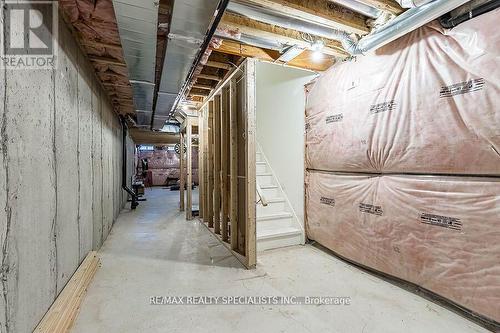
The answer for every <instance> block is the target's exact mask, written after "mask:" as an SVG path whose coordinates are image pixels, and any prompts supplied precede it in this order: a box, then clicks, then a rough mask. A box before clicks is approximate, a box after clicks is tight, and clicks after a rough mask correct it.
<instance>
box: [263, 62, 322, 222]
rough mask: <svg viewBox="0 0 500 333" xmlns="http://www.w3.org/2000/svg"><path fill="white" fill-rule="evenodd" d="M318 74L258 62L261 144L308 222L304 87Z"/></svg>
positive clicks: (288, 195)
mask: <svg viewBox="0 0 500 333" xmlns="http://www.w3.org/2000/svg"><path fill="white" fill-rule="evenodd" d="M315 76H316V74H314V73H312V72H309V71H305V70H300V69H294V68H290V67H284V66H280V65H275V64H270V63H264V62H257V67H256V81H257V82H256V86H257V87H256V89H257V142H258V143H259V144H260V146H261V148H262V150H263V152H264V154H265V156H266V158H267V160H268V162H269V164H270V165H271V168H272V169H273V171H274V172H275V175H276V178H278V181H279V182H280V184H281V186H282V187H283V191H284V192H285V194H286V195H287V197H288V200H289V201H290V203H291V205H292V207H293V209H294V210H295V213H296V214H297V217H298V218H299V220H300V222H301V223H302V224H303V223H304V109H305V93H304V85H305V84H306V83H308V82H309V81H311V80H312V79H313V78H314V77H315Z"/></svg>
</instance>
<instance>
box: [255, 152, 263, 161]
mask: <svg viewBox="0 0 500 333" xmlns="http://www.w3.org/2000/svg"><path fill="white" fill-rule="evenodd" d="M255 160H256V161H257V162H263V161H264V159H263V157H262V154H261V153H260V152H256V153H255Z"/></svg>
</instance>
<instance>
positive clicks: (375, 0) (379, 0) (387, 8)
mask: <svg viewBox="0 0 500 333" xmlns="http://www.w3.org/2000/svg"><path fill="white" fill-rule="evenodd" d="M360 2H362V3H364V4H366V5H369V6H372V7H375V8H377V9H380V10H382V11H384V12H388V13H391V14H394V15H399V14H401V13H402V12H403V11H404V9H403V8H401V6H400V5H399V4H398V3H397V2H396V1H394V0H361V1H360Z"/></svg>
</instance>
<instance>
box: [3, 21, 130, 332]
mask: <svg viewBox="0 0 500 333" xmlns="http://www.w3.org/2000/svg"><path fill="white" fill-rule="evenodd" d="M58 44H59V45H58V47H59V49H58V57H59V60H58V67H57V69H56V70H53V71H52V70H4V69H2V70H1V71H0V82H1V83H0V139H1V140H0V142H1V144H0V152H1V153H0V248H1V252H0V263H1V266H0V267H1V269H0V274H1V278H0V332H2V333H3V332H16V333H18V332H19V333H23V332H31V331H32V330H33V329H34V328H35V327H36V325H37V323H38V322H39V321H40V319H41V318H42V317H43V315H44V314H45V312H46V311H47V310H48V308H49V307H50V305H51V304H52V302H53V301H54V299H55V298H56V297H57V295H58V294H59V292H60V291H61V290H62V288H63V287H64V286H65V284H66V283H67V282H68V280H69V279H70V277H71V276H72V274H73V273H74V272H75V270H76V269H77V267H78V266H79V264H80V263H81V261H82V260H83V258H84V257H85V256H86V255H87V253H88V252H89V251H90V250H92V249H98V248H99V247H100V246H101V244H102V243H103V241H104V240H105V239H106V237H107V236H108V234H109V232H110V230H111V227H112V225H113V222H114V221H115V219H116V217H117V215H118V214H119V212H120V210H121V208H122V207H123V206H124V203H125V202H126V199H127V196H126V195H125V194H124V193H123V191H122V189H121V158H122V155H121V154H122V143H121V141H122V134H121V126H120V122H119V119H118V117H117V115H116V114H115V113H114V112H113V110H112V107H111V104H110V103H109V100H108V97H107V94H106V93H105V92H104V91H103V90H102V88H101V87H100V85H99V83H98V81H97V80H96V78H95V75H94V71H93V69H92V67H91V65H90V64H89V62H88V60H87V59H86V57H85V56H84V55H83V54H82V52H81V50H80V48H79V47H78V45H77V44H76V42H75V41H74V39H73V37H72V36H71V34H70V32H69V30H68V29H67V27H66V25H65V24H64V22H62V21H61V22H59V37H58ZM127 141H128V144H129V145H133V142H132V141H131V140H130V139H129V140H127ZM129 158H131V159H132V158H133V156H129ZM129 165H130V163H129Z"/></svg>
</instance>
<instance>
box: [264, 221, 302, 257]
mask: <svg viewBox="0 0 500 333" xmlns="http://www.w3.org/2000/svg"><path fill="white" fill-rule="evenodd" d="M298 244H302V231H301V230H300V229H299V228H296V227H289V228H280V229H274V230H273V229H261V230H260V231H259V227H258V225H257V251H265V250H270V249H276V248H280V247H285V246H292V245H298Z"/></svg>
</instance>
